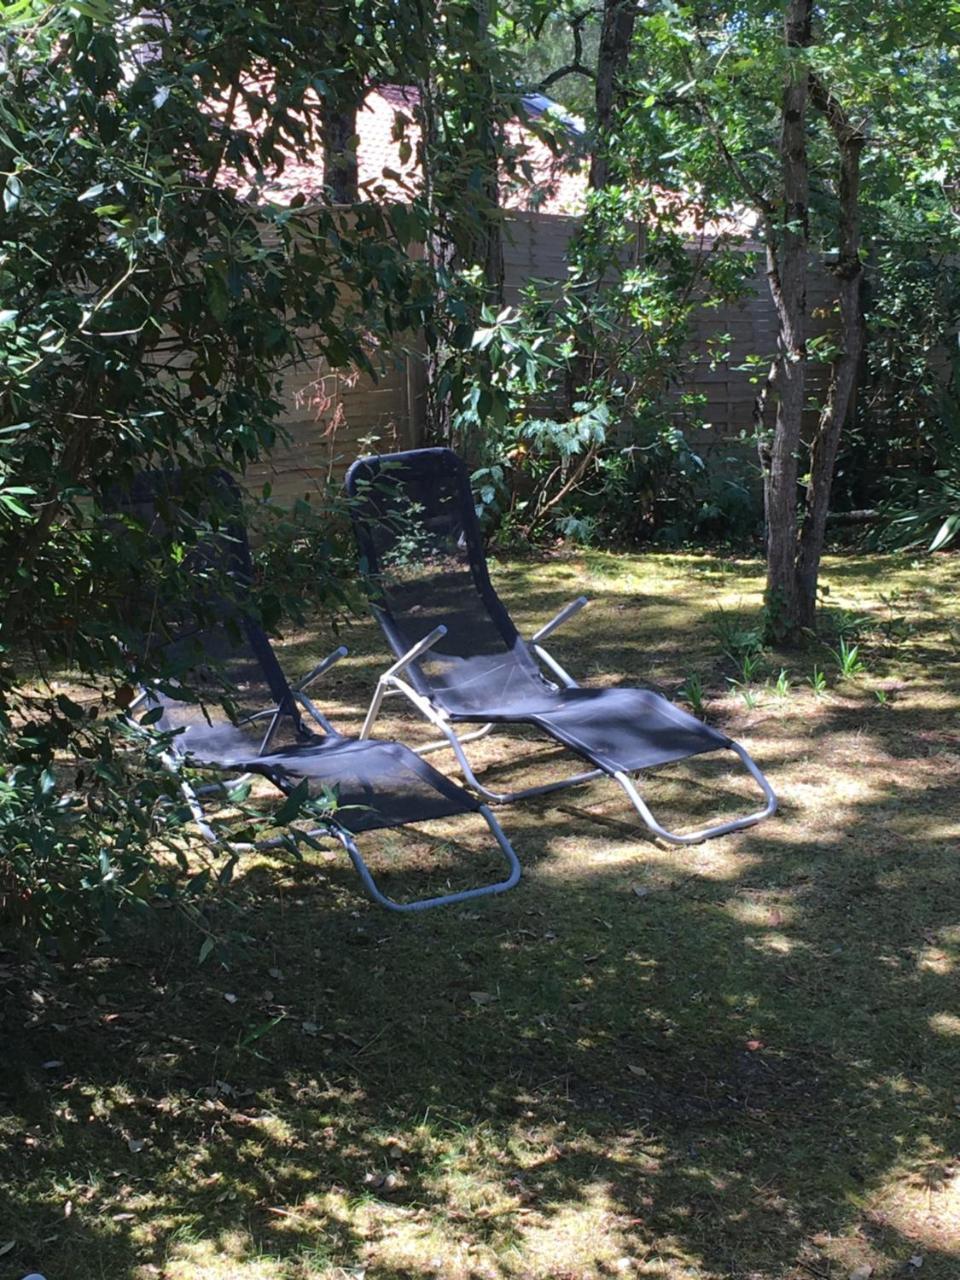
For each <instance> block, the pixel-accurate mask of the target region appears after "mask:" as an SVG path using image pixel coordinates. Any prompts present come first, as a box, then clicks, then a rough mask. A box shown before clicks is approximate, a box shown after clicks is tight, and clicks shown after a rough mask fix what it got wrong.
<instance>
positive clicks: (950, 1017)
mask: <svg viewBox="0 0 960 1280" xmlns="http://www.w3.org/2000/svg"><path fill="white" fill-rule="evenodd" d="M929 1022H930V1030H931V1031H933V1032H935V1033H936V1034H937V1035H938V1036H957V1037H960V1017H958V1016H957V1015H956V1014H955V1013H934V1014H932V1015H931V1016H930V1019H929Z"/></svg>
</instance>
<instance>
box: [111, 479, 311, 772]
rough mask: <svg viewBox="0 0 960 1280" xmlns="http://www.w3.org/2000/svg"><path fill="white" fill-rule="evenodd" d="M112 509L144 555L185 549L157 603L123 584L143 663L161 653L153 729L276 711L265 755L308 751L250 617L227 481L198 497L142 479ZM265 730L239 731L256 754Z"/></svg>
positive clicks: (236, 499)
mask: <svg viewBox="0 0 960 1280" xmlns="http://www.w3.org/2000/svg"><path fill="white" fill-rule="evenodd" d="M198 495H199V496H198ZM111 505H112V506H113V508H114V511H115V512H116V514H117V515H118V516H125V517H128V518H132V519H134V520H135V521H136V522H137V523H138V524H139V525H140V526H141V527H142V528H143V529H144V530H145V532H146V534H147V543H148V546H149V545H150V544H153V545H155V546H156V547H157V549H158V550H159V551H161V553H162V552H163V550H164V548H165V546H166V544H168V543H169V542H170V541H171V540H174V541H176V542H177V543H178V544H180V545H183V547H184V555H183V558H182V560H181V562H180V565H179V572H181V573H182V574H184V575H188V576H189V582H188V588H187V590H186V591H184V592H175V593H172V595H171V599H170V601H169V602H161V601H156V600H153V599H150V600H148V599H145V598H143V597H144V592H139V593H138V591H137V584H136V583H133V584H131V598H132V601H133V603H134V605H135V607H136V608H137V609H138V610H140V611H142V614H143V617H144V622H145V623H146V625H143V626H142V628H141V629H140V630H141V637H142V639H141V645H140V648H141V651H142V654H143V655H144V656H146V657H148V658H149V655H151V654H152V655H157V653H158V651H162V667H163V669H164V670H165V671H167V672H169V673H170V674H169V677H166V678H164V679H163V680H162V681H160V682H159V684H158V685H156V686H153V687H152V688H151V698H152V699H153V700H154V701H155V702H156V703H158V704H160V705H161V706H162V707H163V717H162V720H161V721H160V727H161V728H163V729H180V728H187V727H192V726H197V727H201V726H210V725H215V724H217V723H224V722H227V723H232V724H234V725H237V724H241V725H242V724H243V722H244V721H246V720H247V718H248V717H250V716H252V715H254V714H256V713H257V712H261V711H263V710H264V709H265V708H267V707H270V706H275V707H277V708H279V711H280V715H279V717H278V720H277V723H276V725H275V727H274V732H273V735H272V738H271V742H270V747H271V748H276V747H279V746H289V745H293V744H296V743H301V742H305V741H311V740H314V741H315V740H316V735H315V734H313V733H312V732H310V731H309V730H307V728H306V727H305V726H304V724H303V721H302V719H301V716H300V709H299V706H298V704H297V702H296V700H295V698H294V697H293V694H292V692H291V690H290V686H289V684H288V683H287V680H286V677H285V676H284V674H283V671H282V669H281V667H280V664H279V662H278V661H277V658H276V655H275V654H274V652H273V648H272V646H271V644H270V641H269V639H268V638H267V636H266V634H265V633H264V631H263V629H262V628H261V627H260V626H259V624H258V623H257V621H256V619H255V617H254V616H253V613H252V610H251V609H250V608H249V607H248V604H249V598H250V591H251V587H252V584H253V563H252V559H251V555H250V546H249V543H248V541H247V535H246V530H245V528H244V525H243V519H242V505H241V497H240V491H239V489H238V487H237V484H236V482H235V481H234V480H233V478H232V477H231V476H230V475H228V474H227V472H225V471H215V472H213V473H211V474H209V475H208V476H206V477H205V478H204V483H203V486H202V487H200V486H197V485H196V484H195V483H194V484H189V485H188V484H187V483H186V481H185V477H184V476H183V474H182V473H181V472H180V471H178V470H175V469H172V468H171V469H169V470H151V471H145V472H142V473H141V474H140V475H139V476H137V477H136V479H135V480H134V482H133V484H132V485H131V486H130V487H129V488H128V489H126V490H125V491H122V492H118V493H116V494H115V495H113V498H112V501H111ZM171 559H172V557H171ZM151 665H152V664H151ZM181 689H182V690H183V692H182V694H179V691H180V690H181ZM178 694H179V696H178ZM268 724H269V720H268V719H258V720H256V721H254V722H252V723H250V724H248V725H246V726H244V727H245V728H246V732H247V733H248V735H249V737H250V741H251V743H252V744H253V743H256V744H259V742H260V741H261V740H262V738H263V736H264V733H265V731H266V729H267V726H268Z"/></svg>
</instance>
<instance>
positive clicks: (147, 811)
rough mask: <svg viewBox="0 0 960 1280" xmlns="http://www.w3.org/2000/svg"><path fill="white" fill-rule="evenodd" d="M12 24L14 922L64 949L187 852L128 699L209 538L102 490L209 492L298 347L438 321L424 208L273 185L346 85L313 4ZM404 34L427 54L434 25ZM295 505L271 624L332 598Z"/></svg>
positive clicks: (7, 738) (3, 890)
mask: <svg viewBox="0 0 960 1280" xmlns="http://www.w3.org/2000/svg"><path fill="white" fill-rule="evenodd" d="M10 23H11V26H10V27H9V28H8V32H9V34H10V36H11V38H9V39H8V40H7V43H6V46H5V53H4V59H3V60H2V61H0V175H4V176H3V177H2V178H0V184H2V193H0V194H2V202H3V214H2V222H0V296H2V298H3V310H2V311H0V371H2V373H0V565H2V568H0V573H2V574H3V590H2V591H0V786H2V794H0V824H2V830H0V850H2V852H0V915H2V916H3V917H4V918H5V919H6V921H7V922H8V923H10V922H12V923H13V924H14V925H15V926H16V936H17V937H19V938H21V939H24V940H28V941H32V940H36V939H39V938H42V937H44V936H49V935H54V936H57V937H58V938H59V939H60V942H61V947H62V950H63V951H64V952H66V951H67V950H68V949H69V948H70V945H71V941H73V942H76V941H83V940H85V939H87V938H89V937H90V936H92V935H93V934H95V933H96V932H97V930H98V929H100V928H101V927H103V926H104V925H107V924H109V923H110V922H111V920H112V919H113V917H114V916H115V914H116V912H117V911H118V910H120V909H121V908H129V907H136V906H137V905H138V904H142V903H144V902H147V901H148V900H149V899H150V898H151V896H152V895H153V894H154V893H155V892H168V891H169V889H170V886H171V885H172V884H173V881H174V879H175V874H174V871H175V869H176V863H175V861H174V862H168V861H164V860H162V859H157V858H156V857H155V856H154V852H155V850H156V848H157V844H156V842H157V840H158V838H160V837H165V836H172V835H175V834H176V833H177V831H178V830H179V827H180V825H181V822H182V814H181V812H180V807H179V800H178V797H177V794H176V792H175V790H172V789H171V785H170V783H169V780H168V779H166V778H165V776H164V775H163V773H162V771H161V769H160V768H159V761H158V754H157V753H158V748H152V749H148V750H146V751H144V750H143V746H142V743H139V742H138V743H136V744H135V746H134V744H133V743H132V742H131V740H130V731H129V729H128V727H127V725H126V724H125V721H124V717H123V713H124V710H125V708H126V707H127V706H128V704H129V701H130V697H131V687H130V682H131V678H132V676H134V675H150V674H154V675H159V676H161V677H162V676H163V675H164V671H163V668H162V663H160V664H158V665H157V666H155V667H154V668H152V669H151V668H149V667H145V668H142V669H140V670H139V671H135V672H133V673H131V670H130V668H131V656H130V654H131V650H132V646H133V645H134V644H135V638H136V633H137V631H138V630H140V631H142V630H143V628H144V626H145V625H146V624H148V623H149V621H150V618H151V617H152V611H153V610H154V609H157V610H162V609H163V608H164V607H165V605H168V604H173V605H176V604H177V602H178V600H179V599H180V598H181V597H182V600H183V605H184V607H193V606H188V604H187V597H188V596H189V594H190V591H191V589H192V587H193V586H194V585H195V584H194V583H193V582H192V581H191V580H190V579H191V575H190V574H189V573H184V571H183V562H184V557H185V555H186V553H187V548H188V546H189V538H190V536H193V535H192V534H191V533H190V530H189V529H187V528H183V527H178V526H177V525H176V524H174V525H172V526H171V527H170V529H169V530H168V534H169V537H168V539H167V542H166V543H165V544H164V546H163V547H161V548H159V549H158V548H156V547H155V546H153V545H152V544H148V543H147V541H146V540H145V535H144V533H143V531H142V530H138V529H137V528H136V527H134V526H133V525H129V526H127V527H125V528H124V529H123V531H122V533H121V532H118V529H117V524H116V519H115V517H113V516H111V514H110V513H111V494H112V491H113V490H114V488H115V487H117V486H119V487H121V488H122V487H123V486H124V485H126V484H127V483H128V482H129V481H130V480H131V479H132V478H133V477H134V476H135V475H136V474H137V473H139V472H140V471H141V470H143V469H144V468H147V467H153V466H157V465H160V464H163V463H173V464H175V465H176V466H178V467H180V468H182V469H183V470H184V472H185V473H186V474H188V475H190V476H192V477H193V478H194V481H195V489H196V495H197V499H196V501H197V503H200V502H202V501H205V500H206V498H207V497H208V489H209V486H208V485H207V484H206V479H207V478H208V477H209V474H210V472H211V471H212V470H213V469H215V468H217V467H220V466H226V467H227V468H228V469H231V470H236V471H240V472H242V471H243V470H244V468H245V467H246V465H247V464H248V463H249V462H250V461H251V460H253V459H255V458H256V457H258V456H259V455H260V454H261V453H262V452H264V451H266V450H269V448H270V447H271V446H272V445H273V444H274V442H275V441H276V440H277V438H278V428H277V425H276V421H277V415H278V411H279V409H280V403H279V388H280V384H281V378H282V374H283V370H284V368H285V367H286V366H287V365H289V363H290V362H291V361H293V360H295V359H298V358H303V357H305V356H307V355H310V356H318V355H321V356H323V357H325V358H326V360H327V361H328V363H329V364H331V365H334V366H336V365H342V364H345V363H348V362H353V363H354V364H356V365H359V366H361V367H369V364H370V359H369V355H368V352H369V351H370V349H371V344H373V345H376V344H377V343H380V344H382V345H384V346H386V345H389V343H390V342H391V340H392V337H393V335H394V334H395V333H396V332H397V331H398V330H400V329H402V328H403V327H404V326H406V325H408V324H410V323H412V322H414V321H418V320H421V319H422V317H423V315H424V312H425V309H427V308H428V307H429V305H430V290H429V273H428V271H427V269H426V267H425V265H424V264H423V263H419V264H418V263H414V262H412V261H411V260H410V258H409V256H408V254H407V253H406V252H405V249H406V244H407V241H408V240H409V239H410V237H411V236H413V235H414V234H419V233H420V232H419V230H418V228H420V227H421V225H422V224H421V222H420V220H419V218H418V216H417V214H416V213H415V212H411V211H408V210H404V211H403V215H404V216H403V218H393V217H391V211H390V210H389V209H388V208H386V207H382V206H378V205H375V204H370V205H365V206H363V207H362V208H358V209H357V210H354V211H352V213H351V214H350V215H349V216H347V215H345V214H344V213H342V212H338V211H337V210H336V209H334V208H332V207H318V208H314V209H312V210H305V209H303V208H297V207H293V208H288V209H285V208H279V207H276V206H273V205H271V204H270V203H269V202H268V201H267V200H265V199H264V198H263V188H264V184H263V175H264V174H270V173H273V172H276V171H278V170H279V169H281V168H282V167H283V164H284V163H285V161H286V160H287V159H289V157H290V155H291V153H293V154H297V155H300V156H301V157H302V156H303V155H304V154H305V148H306V147H307V145H308V143H309V142H310V140H311V135H312V133H313V130H314V127H315V115H316V112H317V107H316V104H315V100H314V99H313V98H311V96H310V95H312V94H314V93H315V92H325V93H326V94H327V95H330V94H333V93H334V92H335V90H334V89H332V88H330V87H329V85H325V84H324V82H323V81H322V80H321V79H319V78H318V77H319V76H320V73H321V72H322V70H323V68H324V67H325V66H328V65H341V63H337V62H336V59H338V58H340V57H341V54H342V50H340V49H335V48H331V47H328V39H329V36H328V30H327V28H325V26H324V18H323V15H321V14H319V11H318V13H317V15H316V19H315V23H314V20H313V19H312V18H311V15H310V14H309V13H307V12H306V11H304V12H303V13H301V15H300V17H299V18H298V22H297V23H296V24H294V25H293V27H291V25H290V23H289V21H288V15H287V14H286V13H285V12H284V11H283V10H273V9H270V8H269V7H267V8H266V9H262V10H261V9H258V10H257V11H256V14H255V20H254V17H253V16H252V14H251V12H250V11H247V10H245V9H244V8H243V7H238V6H237V5H235V4H233V3H228V2H227V0H212V3H210V4H205V5H202V6H200V7H197V6H195V5H190V4H182V3H180V2H179V0H173V3H172V4H168V5H165V6H164V8H163V16H162V19H161V18H160V17H158V16H157V14H156V12H155V11H154V10H151V9H150V8H149V7H148V8H146V9H145V10H144V11H142V12H141V11H140V9H139V7H138V6H137V5H133V6H130V8H129V11H128V10H126V9H125V10H124V11H123V13H122V14H121V13H118V12H116V11H115V9H114V6H112V5H110V4H107V3H105V2H104V0H85V3H83V4H81V5H75V6H54V7H52V8H51V7H50V6H46V5H44V4H42V3H40V0H36V2H34V0H26V2H25V3H23V4H18V5H16V6H14V8H13V10H12V11H11V15H10ZM400 27H403V30H404V37H403V38H404V42H405V44H406V46H407V47H408V49H409V50H410V52H411V56H413V46H414V45H415V43H416V37H415V32H416V30H417V28H416V26H415V25H413V26H410V27H407V26H404V24H403V23H399V24H398V28H397V29H398V30H399V29H400ZM386 29H387V28H384V30H386ZM391 29H392V28H391ZM380 35H381V36H382V32H381V33H380ZM345 56H349V57H351V58H353V59H354V60H355V62H356V64H357V65H356V66H355V67H354V70H355V71H357V72H358V73H359V74H361V75H365V74H368V73H369V72H371V70H372V64H373V63H375V62H376V60H377V58H378V57H387V51H385V50H384V49H383V48H382V47H381V46H380V45H378V44H377V43H376V41H375V40H374V41H373V43H367V44H365V45H364V46H363V47H362V48H361V47H360V46H359V45H358V46H357V47H356V48H355V49H354V50H353V52H352V53H350V54H349V55H345ZM341 62H342V59H341ZM391 65H392V64H391ZM265 75H266V76H268V77H269V78H270V79H271V80H272V90H271V93H270V94H269V95H264V94H263V93H262V92H261V88H260V85H261V83H262V78H263V76H265ZM339 82H340V81H339V80H338V81H337V83H339ZM318 86H319V88H318ZM311 103H313V105H311ZM231 104H232V105H231ZM239 106H242V107H243V108H244V110H245V115H244V114H243V113H239V112H237V113H235V111H234V109H235V108H237V107H239ZM244 121H246V123H244ZM253 121H256V122H257V123H256V124H253V123H251V122H253ZM258 175H260V176H259V177H258ZM308 333H309V334H310V340H309V348H308V347H307V345H306V342H307V339H306V337H305V335H306V334H308ZM305 514H306V513H304V512H298V513H296V517H297V521H298V527H297V528H294V525H293V523H292V522H291V521H290V520H289V519H288V520H286V523H284V521H283V520H282V519H280V518H279V517H278V516H277V514H276V512H272V511H271V510H270V509H269V504H267V505H266V506H264V507H262V509H261V510H260V512H259V514H258V519H259V520H260V523H261V525H262V528H263V531H264V533H265V537H264V539H263V542H262V544H261V548H260V553H259V554H260V556H261V558H262V560H263V561H264V562H265V563H267V564H269V566H270V572H269V576H268V579H267V581H268V589H266V590H265V591H264V592H263V597H262V609H263V614H264V619H265V621H267V622H275V621H276V619H277V618H278V617H279V616H280V614H281V613H283V612H284V611H289V610H290V609H294V610H296V608H302V607H303V603H304V601H305V600H306V599H308V598H312V599H313V600H315V601H316V600H319V601H322V602H330V601H336V600H338V599H339V598H340V595H339V592H338V589H337V585H336V579H337V577H338V575H339V573H340V560H339V557H338V553H337V551H336V548H335V547H334V546H332V544H331V542H330V539H329V537H328V536H324V537H320V536H318V533H317V527H316V521H314V522H313V523H312V524H310V525H305V523H304V520H303V517H305ZM214 517H215V513H211V518H214ZM307 542H309V546H307V545H305V544H306V543H307ZM133 601H136V602H139V603H140V604H141V605H142V609H141V613H140V616H139V617H137V616H131V607H130V606H131V603H132V602H133ZM134 651H135V650H134ZM64 677H66V678H67V679H68V680H69V685H70V691H71V696H69V697H68V696H67V692H66V690H65V689H64V688H63V687H60V686H58V681H61V680H63V679H64ZM75 690H83V691H84V693H83V696H82V697H81V695H80V693H79V692H75ZM171 867H172V868H174V871H172V870H171Z"/></svg>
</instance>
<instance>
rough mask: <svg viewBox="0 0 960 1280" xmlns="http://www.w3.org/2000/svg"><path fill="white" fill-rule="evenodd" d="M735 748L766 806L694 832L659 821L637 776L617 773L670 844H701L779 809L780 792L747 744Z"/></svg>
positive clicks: (639, 810)
mask: <svg viewBox="0 0 960 1280" xmlns="http://www.w3.org/2000/svg"><path fill="white" fill-rule="evenodd" d="M731 749H732V750H733V751H735V752H736V754H737V755H738V756H739V757H740V759H741V761H742V762H743V765H744V767H745V768H746V770H747V772H748V773H749V774H750V776H751V777H752V778H753V779H754V780H755V782H756V783H757V785H758V786H759V787H760V790H761V792H762V793H763V796H764V799H765V800H766V805H765V807H764V808H763V809H758V810H757V811H756V813H749V814H747V815H746V817H743V818H732V819H731V820H730V821H729V822H721V823H718V824H717V825H716V826H715V827H702V828H701V829H700V830H699V831H690V832H687V833H685V834H682V835H681V834H678V833H677V832H674V831H667V830H666V828H665V827H662V826H661V825H660V823H659V822H658V821H657V820H656V818H655V817H654V816H653V814H652V813H651V812H650V809H649V808H648V806H647V804H646V801H645V800H644V799H643V797H642V796H641V795H640V792H639V791H638V790H637V788H636V784H635V783H634V781H633V779H632V778H631V777H630V776H629V774H626V773H622V772H619V773H615V774H614V775H613V776H614V777H615V778H616V780H617V782H619V784H620V786H621V787H622V788H623V790H624V791H625V792H626V793H627V796H628V797H629V799H630V803H631V804H632V805H633V807H634V808H635V809H636V811H637V813H639V815H640V817H641V818H642V819H643V820H644V822H645V823H646V824H647V826H648V827H649V828H650V830H651V831H652V832H653V833H654V835H657V836H659V837H660V838H661V840H667V841H669V842H670V844H700V842H701V841H703V840H712V839H714V837H716V836H724V835H727V833H728V832H730V831H742V830H743V828H744V827H752V826H755V825H756V823H758V822H762V821H763V820H764V818H769V817H771V816H772V815H773V814H774V813H776V811H777V797H776V793H775V792H774V790H773V787H771V785H770V783H769V782H768V781H767V779H766V778H765V777H764V775H763V774H762V773H761V772H760V769H759V768H758V766H757V765H756V764H755V763H754V761H753V760H752V759H751V757H750V755H749V753H748V752H747V750H746V748H745V747H741V745H740V743H739V742H734V743H733V744H732V747H731Z"/></svg>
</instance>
